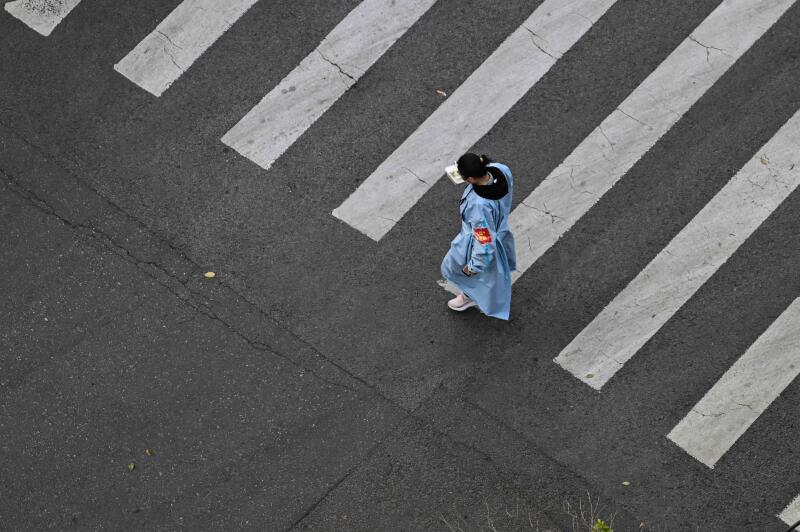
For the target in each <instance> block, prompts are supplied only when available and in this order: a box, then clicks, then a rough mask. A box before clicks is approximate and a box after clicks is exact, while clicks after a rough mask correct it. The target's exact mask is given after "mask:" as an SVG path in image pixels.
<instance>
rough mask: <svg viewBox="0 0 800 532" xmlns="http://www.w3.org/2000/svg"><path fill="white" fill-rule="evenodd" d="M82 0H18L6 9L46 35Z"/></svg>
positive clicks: (7, 4)
mask: <svg viewBox="0 0 800 532" xmlns="http://www.w3.org/2000/svg"><path fill="white" fill-rule="evenodd" d="M80 1H81V0H16V1H15V2H8V3H6V5H5V8H6V11H8V12H9V13H10V14H11V15H13V16H14V17H16V18H18V19H19V20H21V21H22V22H24V23H25V24H27V25H28V26H29V27H30V28H32V29H33V30H35V31H37V32H38V33H41V34H42V35H44V36H45V37H46V36H48V35H50V34H51V33H52V32H53V30H54V29H55V28H56V26H58V24H59V23H60V22H61V21H62V20H64V17H66V16H67V15H69V12H70V11H72V10H73V9H74V8H75V6H77V5H78V4H79V3H80Z"/></svg>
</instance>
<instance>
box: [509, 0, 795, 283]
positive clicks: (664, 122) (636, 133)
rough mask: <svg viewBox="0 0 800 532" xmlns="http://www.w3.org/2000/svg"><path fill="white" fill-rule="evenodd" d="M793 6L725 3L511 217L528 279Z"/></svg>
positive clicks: (775, 1)
mask: <svg viewBox="0 0 800 532" xmlns="http://www.w3.org/2000/svg"><path fill="white" fill-rule="evenodd" d="M793 3H794V0H765V1H760V2H753V1H752V0H724V1H723V2H722V3H721V4H720V5H719V6H718V7H717V8H716V9H715V10H714V11H713V12H712V13H711V14H710V15H709V16H708V17H707V18H706V19H705V20H704V21H703V22H702V23H701V24H700V25H699V26H698V27H697V28H696V29H695V30H694V32H692V34H691V35H690V36H689V37H688V38H687V39H685V40H684V41H683V42H682V43H681V44H680V45H679V46H678V47H677V48H676V49H675V50H674V51H673V52H672V53H671V54H670V55H669V56H668V57H667V58H666V59H665V60H664V61H663V62H662V63H661V64H660V65H659V66H658V68H657V69H656V70H655V71H653V73H652V74H650V75H649V76H648V77H647V79H645V80H644V81H643V82H642V83H641V84H640V85H639V86H638V87H637V88H636V89H635V90H634V91H633V92H632V93H631V94H630V95H629V96H628V97H627V98H626V99H625V101H623V102H622V103H621V104H620V105H619V106H618V107H617V109H615V110H614V111H613V112H612V113H611V114H610V115H609V116H608V117H606V119H605V120H603V122H602V123H601V124H600V125H599V126H598V127H597V128H596V129H595V130H594V131H593V132H592V133H591V134H590V135H589V136H588V137H586V139H585V140H584V141H583V142H582V143H581V144H580V145H579V146H578V147H577V148H575V150H574V151H573V152H572V153H571V154H570V155H569V156H568V157H567V158H566V159H565V160H564V162H562V163H561V164H560V165H559V166H558V167H557V168H556V169H555V170H553V171H552V172H551V173H550V175H548V176H547V178H545V179H544V181H542V183H540V184H539V186H538V187H537V188H536V189H535V190H534V191H533V192H532V193H531V194H530V195H529V196H528V197H527V198H526V199H525V200H523V202H522V203H521V204H520V205H519V206H518V207H517V208H516V209H515V210H514V211H513V212H512V214H511V217H510V219H509V223H510V224H511V230H512V232H513V233H514V235H515V237H516V239H517V243H518V244H517V269H518V271H517V272H516V273H515V274H514V277H513V279H514V280H517V279H518V278H519V277H520V276H521V275H522V274H524V273H525V271H526V270H528V268H530V267H531V266H532V265H533V264H534V263H535V262H536V261H537V260H538V259H539V257H541V256H542V255H543V254H544V253H545V252H546V251H547V250H548V249H549V248H550V247H551V246H553V245H554V244H555V243H556V242H557V241H558V239H559V238H561V236H562V235H564V233H566V232H567V231H568V230H569V229H570V228H571V227H572V226H573V225H574V224H575V222H577V221H578V220H579V219H580V218H581V217H582V216H583V215H584V214H586V212H587V211H588V210H589V209H590V208H591V207H592V206H593V205H594V204H595V203H597V202H598V201H599V200H600V198H601V197H602V196H603V195H604V194H605V193H606V192H608V191H609V190H610V189H611V188H612V187H613V186H614V184H615V183H617V181H619V179H620V178H621V177H622V176H623V175H625V173H626V172H627V171H628V170H630V169H631V168H632V167H633V165H634V164H635V163H636V161H638V160H639V159H640V158H641V157H642V156H643V155H644V154H645V153H646V152H647V151H648V150H649V149H650V148H651V147H652V146H653V145H654V144H655V143H656V142H657V141H658V139H659V138H661V137H662V136H663V135H664V134H665V133H666V132H667V131H669V129H670V128H671V127H672V126H673V125H674V124H675V123H676V122H677V121H678V120H679V119H680V118H681V117H682V116H683V115H684V113H686V112H687V111H688V110H689V108H690V107H691V106H692V105H694V103H695V102H697V100H699V99H700V97H701V96H702V95H703V94H704V93H705V92H706V91H707V90H708V89H709V88H710V87H711V86H712V85H713V84H714V83H715V82H716V81H717V80H718V79H719V78H720V77H721V76H722V74H724V73H725V72H726V71H727V70H728V69H729V68H730V67H731V65H733V64H734V63H735V62H736V60H737V59H738V58H739V57H741V56H742V54H744V52H745V51H747V49H748V48H750V47H751V46H752V44H753V43H754V42H755V41H756V40H757V39H758V38H759V37H761V35H763V34H764V33H765V32H766V31H767V29H769V28H770V27H771V26H772V25H773V24H774V23H775V21H776V20H778V18H779V17H780V16H781V14H783V13H784V12H785V11H786V9H788V8H789V6H791V5H792V4H793Z"/></svg>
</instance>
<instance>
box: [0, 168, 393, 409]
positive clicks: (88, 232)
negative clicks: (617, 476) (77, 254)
mask: <svg viewBox="0 0 800 532" xmlns="http://www.w3.org/2000/svg"><path fill="white" fill-rule="evenodd" d="M0 174H2V175H3V177H4V178H5V181H6V182H7V183H8V185H9V188H10V189H11V190H12V191H13V192H14V193H15V194H17V195H18V196H19V197H20V198H22V199H23V200H25V201H26V202H27V203H29V204H30V205H32V206H33V207H34V208H36V209H38V210H39V211H41V212H43V213H44V214H47V215H49V216H53V217H55V218H56V219H58V220H59V221H60V222H61V223H63V224H64V225H66V226H68V227H70V228H71V229H73V230H75V231H76V232H79V233H83V234H84V235H85V236H87V237H90V238H93V239H95V240H96V241H99V242H100V243H101V244H102V245H104V247H106V248H107V249H109V250H110V251H111V252H113V253H114V254H115V255H117V256H118V257H120V258H122V259H123V260H125V261H126V262H128V263H130V264H133V265H134V266H135V267H136V268H137V269H138V270H139V271H141V272H143V273H145V274H146V275H147V276H148V277H150V278H151V279H153V280H154V281H155V282H156V283H158V284H159V285H161V286H162V287H163V288H165V289H166V290H167V291H169V292H170V293H171V294H172V295H173V296H175V297H176V298H177V299H178V300H179V301H181V302H182V303H184V304H185V305H188V306H189V307H190V308H192V309H193V310H194V311H195V312H199V313H202V314H203V315H204V316H206V317H207V318H209V319H211V320H214V321H216V322H218V323H220V324H222V325H223V326H224V327H225V328H226V329H228V330H229V331H230V332H231V333H232V334H234V335H235V336H237V337H238V338H240V339H241V340H243V341H244V342H245V343H247V344H248V345H249V346H250V347H252V348H254V349H256V350H258V351H262V352H269V353H271V354H274V355H275V356H278V357H280V358H282V359H284V360H286V361H287V362H289V363H290V364H292V365H293V366H295V367H297V368H298V369H300V370H302V371H305V372H308V373H310V374H312V375H314V377H316V378H318V379H319V380H321V381H323V382H325V383H327V384H329V385H332V386H336V387H339V388H344V389H347V390H348V391H352V392H356V393H358V392H359V390H358V389H357V388H353V387H350V386H346V385H343V384H341V383H338V382H336V381H333V380H330V379H327V378H325V377H323V376H322V375H320V374H319V373H318V372H316V371H314V370H313V369H311V368H308V367H306V366H304V365H302V364H300V363H298V362H297V361H295V360H293V359H292V358H291V357H289V356H288V355H285V354H283V353H281V352H280V351H279V350H278V349H276V348H275V347H274V346H272V345H270V344H267V343H265V342H261V341H258V340H254V339H252V338H250V337H249V336H247V335H246V334H244V333H243V332H241V331H240V330H238V329H237V328H236V327H235V326H234V325H233V324H231V323H229V322H228V321H227V320H225V319H224V318H222V317H221V316H219V315H218V314H217V313H216V312H214V311H213V310H212V309H211V308H210V306H209V304H208V303H207V302H203V301H202V299H205V296H204V295H203V294H201V293H199V292H196V291H193V290H191V289H190V288H189V287H188V281H185V280H182V279H179V278H178V277H177V276H175V275H174V274H173V273H172V272H170V271H169V270H168V269H167V268H166V267H164V266H162V265H160V264H159V263H158V262H157V261H148V260H144V259H142V258H140V257H137V256H136V255H135V254H134V253H132V252H131V251H130V250H128V249H127V248H126V247H124V246H122V245H120V244H118V243H117V242H115V241H114V239H113V237H111V236H110V235H108V234H107V233H105V232H104V231H102V230H99V229H97V228H96V227H93V226H91V225H88V224H84V223H80V222H73V221H72V220H69V219H67V218H66V217H64V216H62V215H61V214H59V213H58V212H57V211H56V210H55V209H54V208H53V207H52V206H51V205H49V204H48V203H47V202H46V201H45V200H44V199H42V198H41V197H39V196H38V195H37V194H36V193H35V192H34V191H31V190H28V189H27V188H25V187H23V186H22V185H21V184H20V183H19V181H18V180H17V179H16V178H14V177H13V176H12V175H10V174H9V173H7V172H6V171H5V170H3V169H0ZM137 223H138V220H137ZM151 234H152V233H151ZM154 236H155V235H154ZM190 262H191V263H192V264H193V266H194V267H195V269H196V271H198V272H200V271H202V270H203V268H201V267H200V266H199V265H198V264H196V263H194V262H193V261H190ZM147 266H149V267H151V268H153V269H156V270H158V272H160V273H161V274H163V275H164V276H166V277H168V278H169V279H170V280H172V281H175V282H176V283H178V284H179V285H180V286H181V288H182V290H181V289H178V288H177V287H176V286H172V285H170V284H169V283H167V282H165V281H164V280H163V279H162V278H161V276H159V275H156V274H154V273H153V271H151V270H150V268H147ZM218 282H219V284H220V285H221V286H223V288H225V289H227V290H229V291H230V292H232V293H233V294H235V295H237V297H239V298H240V299H242V300H243V301H245V302H246V303H247V304H248V305H249V306H251V307H253V308H254V309H256V310H257V311H258V312H259V313H260V314H261V315H262V316H264V317H265V318H267V319H269V320H270V321H271V322H272V323H274V324H275V325H277V326H278V327H279V328H281V329H282V330H284V331H285V332H287V333H288V334H289V335H290V336H291V337H292V338H293V339H295V340H296V341H298V342H301V343H302V344H303V345H305V346H306V347H308V348H310V349H311V350H312V352H313V353H314V354H315V355H317V356H319V357H320V358H321V359H322V360H325V361H326V362H327V363H329V364H331V365H332V366H334V367H336V368H337V369H339V370H340V371H342V372H343V373H345V374H347V375H348V376H349V377H350V378H352V379H353V380H355V381H357V382H359V383H361V384H362V385H363V386H366V387H367V388H369V389H370V390H372V391H373V392H375V393H376V395H378V396H380V397H381V398H382V399H384V400H386V401H387V402H389V403H390V404H392V405H394V406H396V407H398V408H401V409H403V410H406V409H405V408H403V407H402V406H400V405H398V404H397V403H395V402H394V401H392V400H391V399H389V398H388V397H386V396H385V395H384V394H382V393H381V392H380V391H379V390H378V389H377V388H376V387H375V386H374V385H372V384H371V383H369V382H367V381H366V380H364V379H362V378H361V377H359V376H357V375H355V374H353V373H351V372H350V371H348V370H346V369H345V368H343V367H342V366H340V365H339V364H337V363H335V362H332V361H331V360H330V359H328V358H327V357H325V356H324V355H323V354H322V353H321V352H320V351H318V350H317V349H316V348H315V347H314V346H312V345H311V344H309V343H308V342H306V341H305V340H302V339H300V338H299V337H298V336H297V334H296V333H294V332H293V331H291V330H288V329H287V328H285V327H284V326H283V325H282V324H280V323H278V322H277V321H276V320H274V319H273V318H271V317H269V316H267V315H266V314H265V313H264V311H263V310H261V309H260V308H259V307H257V306H256V305H254V304H253V303H252V302H250V301H249V300H247V299H246V298H244V297H242V296H241V295H239V294H238V293H237V292H236V291H235V290H233V289H231V288H230V287H228V286H226V285H224V284H223V283H222V282H220V281H218Z"/></svg>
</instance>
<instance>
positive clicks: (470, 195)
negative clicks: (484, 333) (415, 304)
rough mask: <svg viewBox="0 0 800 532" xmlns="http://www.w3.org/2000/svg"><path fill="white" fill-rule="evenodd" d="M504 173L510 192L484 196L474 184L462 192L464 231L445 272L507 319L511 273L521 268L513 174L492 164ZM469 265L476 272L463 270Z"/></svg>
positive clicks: (444, 266) (448, 257)
mask: <svg viewBox="0 0 800 532" xmlns="http://www.w3.org/2000/svg"><path fill="white" fill-rule="evenodd" d="M488 166H493V167H495V168H497V169H499V170H500V171H501V172H503V175H505V177H506V180H507V181H508V193H507V194H506V195H505V196H503V197H502V198H500V199H497V200H492V199H486V198H482V197H480V196H479V195H478V194H477V193H476V192H475V190H474V189H473V186H472V185H467V187H466V188H465V189H464V193H463V194H462V195H461V206H460V209H459V210H460V212H461V232H460V233H459V234H458V236H456V237H455V239H453V242H452V243H451V244H450V251H448V252H447V255H446V256H445V258H444V260H443V261H442V275H443V276H444V278H445V279H447V280H448V281H449V282H450V283H452V284H453V285H455V286H457V287H458V288H459V289H461V291H463V292H464V293H465V294H466V295H467V297H469V298H470V299H472V300H473V301H475V302H476V303H477V304H478V308H480V309H481V311H482V312H483V313H484V314H486V315H487V316H492V317H493V318H500V319H503V320H507V319H508V317H509V313H510V311H511V272H513V271H514V270H516V269H517V257H516V252H515V249H514V235H512V234H511V230H510V229H509V227H508V215H509V214H510V212H511V193H512V191H513V188H514V182H513V177H512V175H511V170H510V169H509V168H508V166H506V165H504V164H499V163H490V164H489V165H488ZM464 266H468V267H469V269H470V270H471V271H473V272H478V273H477V274H476V275H472V276H467V275H466V274H465V273H464V272H463V270H462V269H463V268H464Z"/></svg>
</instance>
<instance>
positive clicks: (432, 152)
mask: <svg viewBox="0 0 800 532" xmlns="http://www.w3.org/2000/svg"><path fill="white" fill-rule="evenodd" d="M615 1H616V0H571V1H564V0H545V2H543V3H542V4H541V5H540V6H539V7H538V8H537V9H536V10H535V11H534V12H533V14H532V15H531V16H530V17H529V18H528V20H526V21H525V22H524V23H523V24H522V25H521V26H520V27H519V28H518V29H517V30H516V31H514V33H512V34H511V36H510V37H508V39H506V40H505V41H504V42H503V43H502V44H501V45H500V46H499V47H498V48H497V50H495V51H494V53H492V55H491V56H489V58H488V59H487V60H486V61H484V63H483V64H482V65H481V66H480V67H479V68H478V69H477V70H476V71H475V72H473V73H472V75H470V76H469V78H467V80H466V81H464V83H463V84H462V85H461V86H460V87H459V88H458V89H457V90H456V91H455V92H453V94H452V95H451V96H450V97H449V98H448V99H447V100H445V102H444V103H443V104H442V105H441V106H440V107H439V108H438V109H437V110H436V111H435V112H434V113H433V114H431V116H430V117H429V118H428V119H427V120H425V122H424V123H423V124H422V125H421V126H420V127H419V129H417V130H416V131H415V132H414V133H413V134H412V135H411V136H410V137H409V138H408V139H407V140H406V141H405V142H404V143H403V144H402V145H401V146H400V147H399V148H397V149H396V150H395V151H394V153H392V154H391V155H390V156H389V157H388V158H387V159H386V160H385V161H384V162H383V163H381V165H380V166H379V167H378V168H377V169H376V170H375V171H374V172H373V173H372V175H370V176H369V178H367V179H366V180H365V181H364V182H363V183H362V184H361V186H359V187H358V189H357V190H356V191H355V192H354V193H353V194H352V195H351V196H350V197H349V198H348V199H347V200H346V201H345V202H344V203H342V204H341V205H340V206H339V207H338V208H336V209H335V210H334V211H333V215H334V216H336V217H337V218H339V219H340V220H342V221H344V222H346V223H347V224H349V225H351V226H352V227H354V228H355V229H358V230H359V231H361V232H362V233H364V234H365V235H367V236H368V237H370V238H372V239H374V240H380V239H381V238H383V236H384V235H385V234H386V233H388V232H389V231H390V230H391V229H392V227H394V225H395V224H396V223H397V222H398V221H399V220H400V218H402V217H403V216H404V215H405V213H406V212H408V210H409V209H411V207H413V206H414V204H415V203H416V202H417V201H418V200H419V199H420V198H421V197H422V196H423V195H424V194H425V193H426V192H427V191H428V190H429V189H430V188H431V187H432V186H433V185H434V184H435V183H436V181H438V180H439V178H441V177H442V175H443V173H444V167H445V166H447V165H449V164H452V163H453V162H454V161H455V160H456V158H457V157H458V156H459V155H461V154H462V153H463V152H464V151H466V150H467V149H468V148H469V147H470V146H472V145H473V144H474V143H475V142H477V141H478V140H480V138H481V137H483V136H484V135H485V134H486V133H488V132H489V130H490V129H491V128H492V126H493V125H494V124H495V123H497V121H498V120H500V118H502V117H503V115H505V114H506V112H508V110H509V109H511V107H512V106H513V105H514V104H515V103H516V102H517V101H519V99H520V98H522V97H523V96H524V95H525V93H527V92H528V90H530V88H531V87H533V86H534V85H535V84H536V83H537V82H538V81H539V80H540V79H541V78H542V76H544V74H545V73H547V71H548V70H550V67H552V66H553V64H554V63H555V62H556V61H557V60H558V58H559V57H561V55H562V54H564V53H565V52H566V51H567V50H569V49H570V48H571V47H572V46H573V45H574V44H575V43H576V42H577V41H578V39H580V38H581V36H583V35H584V34H585V33H586V32H587V31H588V30H589V28H591V27H592V25H593V24H594V23H595V22H596V21H597V20H598V19H599V18H600V17H601V16H603V14H604V13H605V12H606V11H607V10H608V9H609V8H610V7H611V6H612V5H613V4H614V2H615ZM499 79H502V80H503V82H502V83H498V82H497V80H499Z"/></svg>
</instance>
